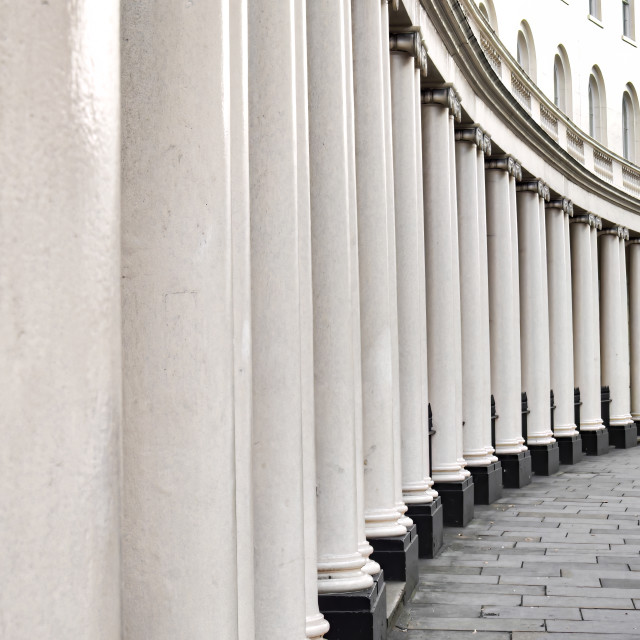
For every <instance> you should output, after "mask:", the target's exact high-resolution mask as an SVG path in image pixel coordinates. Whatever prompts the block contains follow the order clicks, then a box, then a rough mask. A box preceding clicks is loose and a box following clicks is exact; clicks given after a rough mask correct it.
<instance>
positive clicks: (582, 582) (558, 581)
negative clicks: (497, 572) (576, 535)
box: [498, 572, 640, 597]
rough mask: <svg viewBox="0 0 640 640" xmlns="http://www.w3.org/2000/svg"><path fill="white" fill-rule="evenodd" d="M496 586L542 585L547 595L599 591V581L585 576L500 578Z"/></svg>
mask: <svg viewBox="0 0 640 640" xmlns="http://www.w3.org/2000/svg"><path fill="white" fill-rule="evenodd" d="M523 574H524V572H523ZM498 584H534V585H535V584H543V585H545V586H546V587H547V593H549V589H552V588H580V587H589V588H593V589H600V579H599V578H592V577H587V576H585V577H580V578H554V577H551V578H547V577H545V576H527V575H520V576H500V581H499V582H498ZM639 597H640V596H639Z"/></svg>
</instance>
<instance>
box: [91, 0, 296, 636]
mask: <svg viewBox="0 0 640 640" xmlns="http://www.w3.org/2000/svg"><path fill="white" fill-rule="evenodd" d="M98 28H99V29H102V28H103V27H102V25H100V26H99V27H98ZM230 28H231V27H230V17H229V12H228V6H227V3H226V2H224V1H222V0H219V1H216V2H212V3H210V4H208V5H197V6H194V7H191V8H189V7H185V6H183V5H178V4H175V5H173V4H172V5H170V6H169V5H165V6H164V7H163V8H159V7H158V6H156V5H153V4H150V3H146V4H142V5H136V6H135V7H134V6H132V5H131V4H130V3H125V4H123V15H122V40H121V42H122V56H121V61H122V62H121V63H122V75H121V77H122V79H123V86H122V118H123V126H122V131H123V133H122V211H123V220H122V276H123V277H122V294H123V353H124V362H123V377H124V380H123V389H124V431H123V434H124V436H123V458H124V459H123V502H124V504H123V514H122V553H123V561H122V567H123V597H122V602H123V625H122V628H123V630H124V635H125V636H126V637H127V638H131V639H138V638H148V637H153V638H158V639H159V640H162V639H168V638H176V637H180V636H188V637H190V638H207V637H211V636H212V635H219V636H225V637H229V638H236V637H237V634H238V600H239V598H238V583H237V568H238V566H239V564H240V563H241V562H242V561H239V560H238V548H237V546H236V531H237V522H236V515H235V513H236V509H237V508H238V507H240V508H243V507H244V508H246V507H250V502H249V503H246V502H242V503H240V504H238V503H237V502H236V498H237V496H236V488H235V476H236V462H238V463H241V464H244V465H248V462H249V461H248V460H247V459H246V458H242V455H240V456H239V457H237V456H236V440H237V439H238V441H239V442H240V441H241V439H242V437H243V435H242V434H243V432H242V429H243V428H245V429H246V428H247V426H248V425H247V423H246V420H249V419H250V417H249V416H250V398H249V393H250V390H249V389H248V388H247V387H246V386H242V383H240V386H239V388H238V401H240V399H241V398H244V400H245V402H249V406H246V405H243V406H240V405H238V404H237V403H236V399H235V396H234V393H235V389H234V386H235V381H236V378H237V377H236V372H237V367H242V366H243V362H245V363H246V362H247V360H248V358H249V357H250V340H249V339H248V335H247V333H248V332H249V331H250V323H249V319H248V316H247V315H246V313H247V312H248V309H247V308H246V306H245V305H246V304H247V303H248V290H247V288H248V286H249V281H248V273H247V272H244V273H243V272H242V268H243V267H242V264H244V266H245V267H247V262H248V253H247V252H248V245H247V244H246V243H247V242H248V228H247V226H246V225H247V223H248V216H247V213H248V208H247V205H248V202H247V201H246V200H245V201H244V203H243V202H242V201H237V202H234V205H233V209H232V206H231V197H230V194H231V193H232V192H233V193H235V194H237V193H238V191H239V190H241V188H240V189H239V188H238V184H237V182H236V181H237V180H240V181H243V180H245V182H244V183H243V185H242V187H244V186H246V179H245V178H243V177H242V176H241V173H242V168H241V166H240V165H241V164H242V163H243V162H246V157H244V156H242V152H241V149H242V136H243V135H246V133H245V132H246V126H247V121H246V115H245V114H246V105H245V111H244V114H243V109H242V105H241V103H240V104H239V103H238V87H237V85H236V84H234V86H233V89H232V88H231V53H230V50H229V32H230ZM234 70H235V72H236V73H238V74H240V77H241V78H242V77H243V76H242V75H241V74H242V70H241V69H238V68H235V67H234ZM237 79H238V78H236V80H237ZM244 79H245V81H246V75H244ZM232 96H233V98H232ZM232 99H233V104H234V106H235V107H237V108H238V109H237V112H234V114H233V116H232V113H231V101H232ZM236 118H237V119H236ZM232 120H233V135H234V136H239V139H238V147H235V145H234V144H233V143H232V142H233V141H232V139H231V135H232V134H231V127H232ZM205 141H206V143H204V142H205ZM232 147H233V149H234V151H233V154H232V151H231V149H232ZM245 150H246V146H245ZM236 257H237V258H238V259H239V260H242V261H243V263H242V264H240V263H235V259H236ZM236 285H237V289H236ZM236 321H239V322H240V326H236ZM236 339H237V340H239V341H240V344H243V349H242V352H241V353H237V352H236V350H235V348H234V340H236ZM236 355H237V356H238V361H236ZM246 412H249V415H247V413H246ZM236 417H237V419H238V423H237V424H236V422H235V420H236ZM243 421H244V422H243ZM236 426H237V427H239V428H240V431H238V432H236ZM240 446H245V447H246V443H242V444H241V445H240ZM244 451H245V452H246V448H245V449H244ZM243 471H246V469H243V470H241V473H242V472H243ZM221 478H225V479H226V480H225V482H220V479H221ZM248 478H249V481H250V478H251V474H250V473H249V474H248ZM247 482H248V481H247V479H246V478H244V477H243V478H242V479H241V486H244V487H245V489H248V483H247ZM241 518H243V522H244V523H245V526H246V525H247V523H250V521H251V517H250V516H249V515H248V514H246V513H243V514H241ZM245 535H246V532H243V536H245ZM243 544H244V545H245V547H246V545H247V544H251V545H252V544H253V541H252V540H249V541H247V539H246V537H243ZM246 571H247V569H246V568H244V569H243V576H244V579H245V583H244V584H246ZM167 576H171V588H170V589H167V588H166V580H167ZM271 587H273V584H271ZM211 602H217V603H219V606H216V607H214V608H212V607H210V606H209V604H208V603H211ZM247 606H248V607H251V595H250V596H249V599H248V604H247ZM244 611H245V612H246V609H244ZM249 614H250V609H249ZM245 631H246V629H245ZM118 635H119V632H118ZM245 637H246V634H245ZM300 637H302V636H300Z"/></svg>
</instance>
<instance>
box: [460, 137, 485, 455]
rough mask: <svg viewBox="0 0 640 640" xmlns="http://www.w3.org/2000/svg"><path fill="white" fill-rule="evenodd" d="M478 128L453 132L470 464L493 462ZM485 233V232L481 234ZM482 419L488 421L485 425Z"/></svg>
mask: <svg viewBox="0 0 640 640" xmlns="http://www.w3.org/2000/svg"><path fill="white" fill-rule="evenodd" d="M476 135H479V140H480V144H483V139H484V137H483V135H482V132H481V131H480V130H479V129H463V130H460V131H458V132H457V137H458V141H457V142H456V172H457V175H456V178H457V180H456V183H457V200H458V226H459V265H460V293H461V296H460V308H461V325H462V358H461V363H462V389H463V394H462V403H463V404H462V421H463V424H464V429H463V435H464V459H465V460H466V463H467V465H469V466H474V467H477V466H486V465H488V464H490V463H491V458H490V457H489V455H488V449H489V448H490V447H491V440H490V439H489V440H487V439H486V436H487V431H488V432H489V433H490V429H491V425H490V421H491V412H490V411H486V410H485V409H486V407H487V404H488V401H489V399H490V394H489V395H487V393H486V380H485V371H484V369H485V362H484V357H485V356H486V351H485V349H484V345H483V329H484V324H483V318H482V312H483V303H482V293H483V286H482V285H483V283H482V275H481V274H482V270H481V246H480V245H481V238H480V220H479V210H480V209H479V205H478V198H479V194H478V184H477V180H478V167H477V157H476V149H477V148H478V141H477V139H476ZM485 237H486V236H485ZM486 423H489V429H487V426H486Z"/></svg>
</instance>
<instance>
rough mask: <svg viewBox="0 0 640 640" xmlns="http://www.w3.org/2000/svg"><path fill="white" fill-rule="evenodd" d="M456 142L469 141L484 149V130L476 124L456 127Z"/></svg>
mask: <svg viewBox="0 0 640 640" xmlns="http://www.w3.org/2000/svg"><path fill="white" fill-rule="evenodd" d="M455 137H456V142H470V143H471V144H475V145H476V146H477V147H478V148H479V149H480V150H484V131H482V129H481V128H480V127H478V126H477V125H463V126H461V127H457V128H456V133H455Z"/></svg>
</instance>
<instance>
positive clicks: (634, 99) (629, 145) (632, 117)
mask: <svg viewBox="0 0 640 640" xmlns="http://www.w3.org/2000/svg"><path fill="white" fill-rule="evenodd" d="M637 118H638V96H637V94H636V90H635V89H634V87H633V85H632V84H628V85H627V86H626V87H625V92H624V93H623V94H622V155H623V156H624V157H625V158H626V159H627V160H629V161H630V162H637V161H638V157H639V156H638V123H637Z"/></svg>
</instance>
